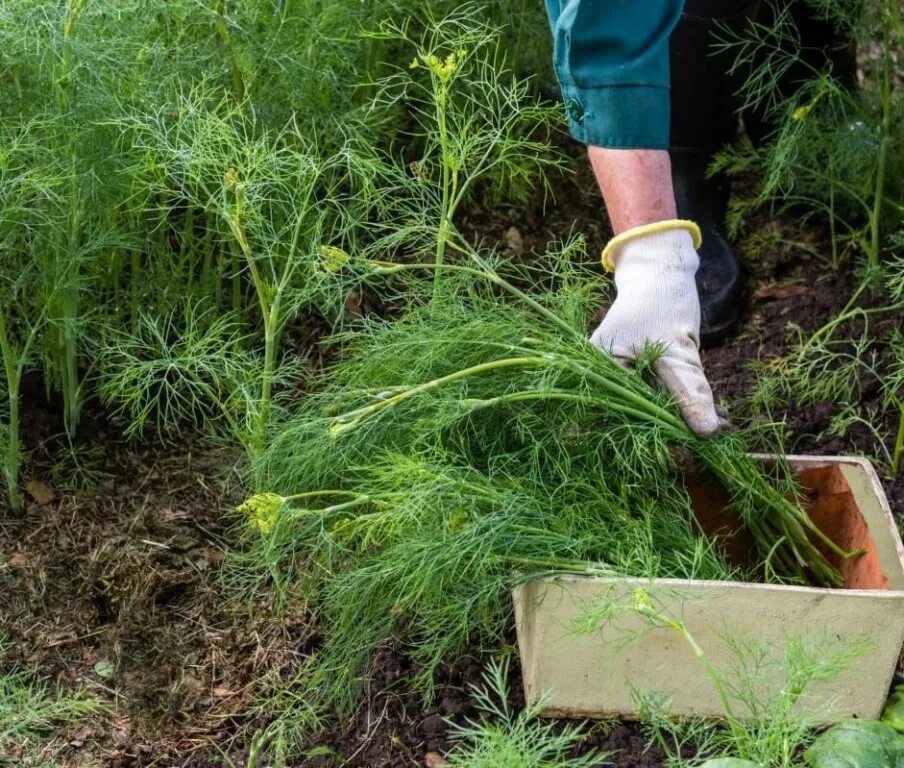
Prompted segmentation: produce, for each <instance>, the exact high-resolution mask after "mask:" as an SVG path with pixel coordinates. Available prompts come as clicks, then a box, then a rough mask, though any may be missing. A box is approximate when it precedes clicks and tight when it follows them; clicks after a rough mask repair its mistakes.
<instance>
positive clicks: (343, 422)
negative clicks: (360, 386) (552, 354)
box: [331, 357, 549, 434]
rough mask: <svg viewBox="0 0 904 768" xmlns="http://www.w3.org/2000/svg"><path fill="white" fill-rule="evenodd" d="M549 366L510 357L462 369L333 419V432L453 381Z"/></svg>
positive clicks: (537, 359)
mask: <svg viewBox="0 0 904 768" xmlns="http://www.w3.org/2000/svg"><path fill="white" fill-rule="evenodd" d="M548 364H549V359H548V358H546V357H509V358H503V359H501V360H493V361H492V362H489V363H481V364H479V365H474V366H471V367H470V368H462V369H461V370H459V371H455V372H454V373H450V374H448V375H446V376H441V377H439V378H438V379H432V380H431V381H426V382H424V383H423V384H418V385H416V386H414V387H410V388H408V389H406V390H404V391H403V392H400V393H399V394H397V395H393V396H392V397H387V398H386V399H385V400H380V401H378V402H376V403H372V404H371V405H366V406H362V407H361V408H356V409H355V410H353V411H349V412H348V413H344V414H342V415H340V416H336V417H335V418H334V419H333V427H332V429H331V431H332V432H333V434H341V433H343V432H346V431H349V430H351V429H354V428H355V427H356V426H357V425H358V424H360V423H361V422H362V421H363V420H364V419H366V418H368V417H369V416H373V415H374V414H375V413H379V412H380V411H382V410H384V409H385V408H391V407H392V406H395V405H398V404H399V403H401V402H404V401H405V400H408V399H410V398H412V397H415V396H416V395H420V394H423V393H424V392H430V391H431V390H434V389H437V388H439V387H441V386H443V385H444V384H449V383H450V382H453V381H459V380H460V379H464V378H467V377H468V376H477V375H479V374H481V373H487V372H489V371H496V370H501V369H503V368H515V367H525V366H539V365H548Z"/></svg>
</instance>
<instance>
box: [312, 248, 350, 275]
mask: <svg viewBox="0 0 904 768" xmlns="http://www.w3.org/2000/svg"><path fill="white" fill-rule="evenodd" d="M351 260H352V257H351V256H349V255H348V254H347V253H346V252H345V251H343V250H342V249H341V248H337V247H336V246H335V245H321V246H320V264H321V266H322V267H323V268H324V269H325V270H326V271H327V272H338V271H339V270H340V269H342V268H343V267H344V266H345V265H346V264H348V263H349V262H350V261H351Z"/></svg>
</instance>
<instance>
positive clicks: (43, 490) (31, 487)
mask: <svg viewBox="0 0 904 768" xmlns="http://www.w3.org/2000/svg"><path fill="white" fill-rule="evenodd" d="M25 490H26V491H27V492H28V495H29V496H31V498H33V499H34V500H35V501H36V502H38V504H40V505H41V506H44V505H46V504H50V502H51V501H53V500H54V499H55V498H56V496H54V495H53V491H52V490H51V489H50V488H48V487H47V486H46V485H45V484H44V483H42V482H41V481H40V480H29V481H28V483H27V484H26V486H25Z"/></svg>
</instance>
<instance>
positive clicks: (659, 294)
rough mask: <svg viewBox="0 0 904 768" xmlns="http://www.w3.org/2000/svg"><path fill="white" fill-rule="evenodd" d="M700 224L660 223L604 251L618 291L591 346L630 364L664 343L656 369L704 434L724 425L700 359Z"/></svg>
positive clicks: (689, 421) (692, 423) (623, 237)
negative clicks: (651, 345) (697, 278)
mask: <svg viewBox="0 0 904 768" xmlns="http://www.w3.org/2000/svg"><path fill="white" fill-rule="evenodd" d="M692 233H693V234H694V235H696V239H697V241H698V242H697V243H696V246H697V247H699V229H697V227H696V225H695V224H693V223H692V222H681V221H674V222H658V223H657V224H653V225H649V226H645V227H638V228H637V229H633V230H628V231H627V232H623V233H622V234H621V235H619V236H618V237H616V238H615V239H614V240H613V241H612V242H611V243H610V244H609V246H607V248H606V250H605V251H604V252H603V264H604V265H605V266H607V267H609V268H610V269H613V268H614V271H615V286H616V288H617V290H618V293H617V295H616V298H615V301H614V302H613V304H612V306H611V307H610V308H609V312H608V313H607V314H606V317H605V319H604V320H603V322H602V323H600V325H599V327H598V328H597V329H596V330H595V331H594V332H593V335H592V336H591V337H590V341H591V343H593V344H594V345H596V346H597V347H599V348H600V349H603V350H605V351H606V352H611V353H612V354H613V355H614V356H615V358H616V359H617V360H619V361H620V362H622V363H624V364H627V363H628V362H630V361H632V360H634V359H635V358H636V357H637V356H638V355H639V354H640V353H641V351H642V350H643V349H644V347H645V346H646V345H647V344H648V343H651V342H659V343H661V344H663V345H665V351H664V352H663V354H662V356H661V357H660V358H659V359H658V360H657V361H656V363H655V365H654V370H655V373H656V375H657V376H658V377H659V379H660V380H661V381H662V383H663V384H664V385H665V387H666V389H667V390H668V391H669V392H670V393H671V394H672V396H673V397H674V398H675V400H676V402H677V404H678V407H679V408H680V409H681V414H682V415H683V416H684V420H685V421H686V422H687V425H688V426H689V427H690V428H691V429H692V430H693V431H694V432H695V433H697V434H698V435H700V436H702V437H708V436H710V435H714V434H716V433H717V432H719V431H720V430H721V429H722V428H724V427H725V426H727V422H726V421H725V419H723V418H721V417H720V415H719V414H718V413H717V412H716V408H715V404H714V403H713V393H712V389H710V386H709V382H708V381H707V380H706V376H705V375H704V373H703V365H702V364H701V362H700V352H699V346H700V340H699V336H700V300H699V298H698V297H697V286H696V283H695V282H694V275H695V274H696V272H697V267H699V266H700V260H699V258H698V256H697V251H696V249H695V238H694V236H693V235H692Z"/></svg>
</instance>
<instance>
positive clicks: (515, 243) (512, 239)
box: [505, 227, 524, 256]
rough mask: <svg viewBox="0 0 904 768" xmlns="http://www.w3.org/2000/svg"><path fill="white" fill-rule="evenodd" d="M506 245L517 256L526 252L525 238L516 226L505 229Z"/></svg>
mask: <svg viewBox="0 0 904 768" xmlns="http://www.w3.org/2000/svg"><path fill="white" fill-rule="evenodd" d="M505 247H506V248H508V249H509V250H510V251H511V252H512V253H514V254H515V255H516V256H520V255H521V254H522V253H524V238H523V237H521V233H520V232H519V231H518V230H517V229H516V228H515V227H509V228H508V229H507V230H506V231H505Z"/></svg>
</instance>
